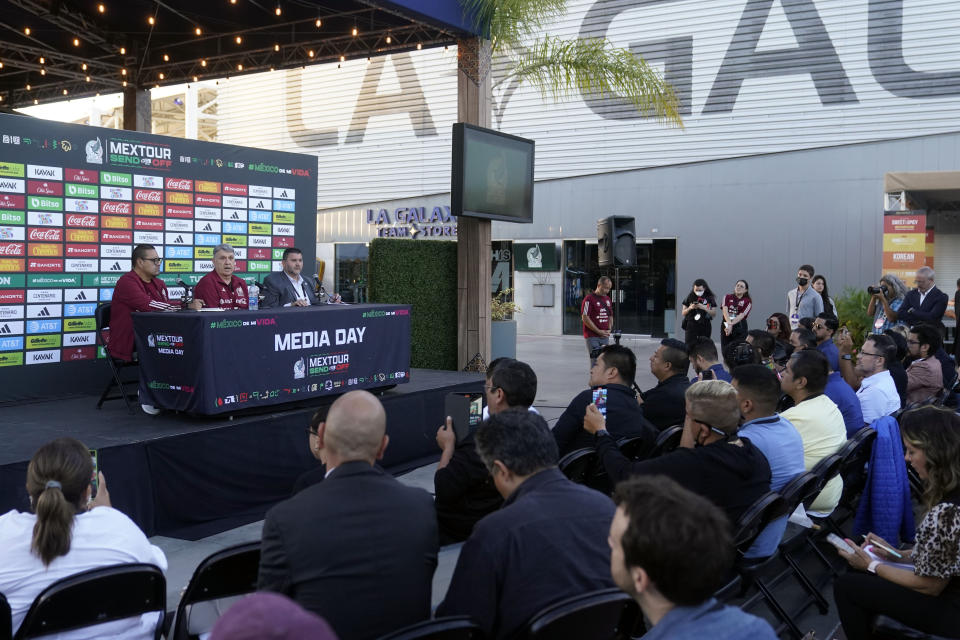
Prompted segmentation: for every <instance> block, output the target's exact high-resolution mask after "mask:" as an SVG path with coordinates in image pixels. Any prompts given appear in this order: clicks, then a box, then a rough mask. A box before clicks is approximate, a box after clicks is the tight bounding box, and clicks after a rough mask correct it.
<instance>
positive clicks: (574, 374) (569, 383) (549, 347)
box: [151, 336, 836, 638]
mask: <svg viewBox="0 0 960 640" xmlns="http://www.w3.org/2000/svg"><path fill="white" fill-rule="evenodd" d="M621 343H622V344H625V345H627V346H629V347H630V348H632V349H633V351H634V353H636V355H637V377H636V380H637V384H638V385H639V386H640V388H641V389H649V388H651V387H653V386H654V385H655V384H656V379H655V378H654V377H653V374H651V373H650V367H649V362H648V361H649V358H650V356H651V355H652V354H653V352H654V351H656V349H657V347H658V346H659V340H658V339H650V338H642V337H637V336H624V337H623V339H622V340H621ZM517 358H518V359H520V360H523V361H525V362H527V363H528V364H530V366H531V367H533V369H534V371H535V372H536V374H537V380H538V385H537V387H538V388H537V401H536V405H535V406H536V407H537V409H538V410H539V411H540V413H541V415H543V417H544V418H545V419H546V420H547V422H548V423H549V424H550V425H551V426H552V425H553V424H554V423H555V422H556V420H557V418H559V417H560V414H561V413H563V410H564V409H565V408H566V406H567V404H568V403H569V401H570V400H571V399H572V398H573V396H574V395H576V394H577V393H578V392H580V391H582V390H583V389H585V388H586V387H587V382H588V378H589V369H590V362H589V359H588V357H587V351H586V347H585V346H584V341H583V339H582V338H580V337H579V336H560V337H557V336H518V338H517ZM435 469H436V464H435V463H434V464H429V465H426V466H424V467H420V468H418V469H415V470H413V471H411V472H409V473H406V474H404V475H402V476H400V477H399V480H401V481H402V482H404V483H406V484H409V485H411V486H416V487H421V488H423V489H426V490H427V491H430V492H431V493H432V492H433V474H434V471H435ZM262 527H263V522H262V521H260V522H254V523H251V524H248V525H245V526H242V527H238V528H236V529H232V530H230V531H225V532H223V533H219V534H216V535H213V536H210V537H209V538H204V539H202V540H198V541H187V540H179V539H175V538H166V537H163V536H155V537H153V538H151V542H153V543H154V544H156V545H157V546H159V547H160V548H161V549H163V551H164V552H165V553H166V555H167V560H168V562H169V568H168V570H167V586H168V594H167V602H168V608H170V609H173V608H175V606H176V603H177V602H178V601H179V599H180V593H181V591H182V590H183V588H184V587H186V585H187V583H188V582H189V580H190V577H191V576H192V575H193V571H194V570H195V569H196V567H197V565H198V564H199V563H200V562H201V561H202V560H203V559H204V558H205V557H207V556H208V555H210V554H211V553H214V552H216V551H219V550H220V549H223V548H226V547H229V546H232V545H234V544H239V543H241V542H248V541H251V540H258V539H259V538H260V532H261V529H262ZM459 552H460V545H453V546H450V547H444V548H443V549H441V551H440V557H439V564H438V566H437V571H436V573H435V574H434V578H433V605H434V606H436V605H437V604H439V603H440V601H441V600H442V599H443V596H444V594H445V593H446V591H447V587H448V586H449V584H450V578H451V576H452V575H453V570H454V567H455V566H456V561H457V556H458V555H459ZM831 600H832V598H831ZM758 615H760V614H759V613H758ZM805 618H810V619H811V621H810V622H809V624H808V625H807V626H806V627H805V628H809V629H814V628H815V629H816V631H817V637H819V638H833V637H834V633H835V631H836V612H835V608H834V607H831V612H830V614H828V616H819V615H817V614H813V615H811V614H807V615H806V616H805Z"/></svg>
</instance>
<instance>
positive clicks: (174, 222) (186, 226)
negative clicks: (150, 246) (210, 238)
mask: <svg viewBox="0 0 960 640" xmlns="http://www.w3.org/2000/svg"><path fill="white" fill-rule="evenodd" d="M167 231H193V223H192V222H190V221H189V220H179V219H175V218H168V219H167Z"/></svg>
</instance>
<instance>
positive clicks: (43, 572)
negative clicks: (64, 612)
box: [0, 438, 167, 640]
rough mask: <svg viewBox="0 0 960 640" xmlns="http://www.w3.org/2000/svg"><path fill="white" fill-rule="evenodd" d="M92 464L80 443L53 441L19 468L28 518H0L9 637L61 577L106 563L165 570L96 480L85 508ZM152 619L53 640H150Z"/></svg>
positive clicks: (0, 589)
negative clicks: (24, 468)
mask: <svg viewBox="0 0 960 640" xmlns="http://www.w3.org/2000/svg"><path fill="white" fill-rule="evenodd" d="M92 476H93V461H92V460H91V457H90V452H89V450H88V449H87V448H86V447H85V446H84V445H83V443H81V442H79V441H77V440H74V439H73V438H58V439H56V440H53V441H52V442H48V443H47V444H45V445H43V446H42V447H40V449H39V450H37V452H36V453H35V454H33V458H32V459H31V460H30V465H29V466H28V467H27V493H28V494H29V496H30V505H31V507H32V510H33V513H21V512H19V511H16V510H14V511H10V512H9V513H6V514H4V515H2V516H0V549H2V550H3V551H2V558H3V561H2V562H0V593H2V594H3V595H4V596H6V598H7V601H8V602H9V603H10V609H11V611H12V613H13V632H14V633H16V632H17V629H18V628H19V627H20V623H21V622H23V617H24V616H25V615H26V613H27V610H28V609H29V608H30V605H31V604H32V603H33V601H34V599H35V598H36V597H37V595H39V594H40V592H41V591H43V590H44V589H45V588H46V587H48V586H49V585H51V584H52V583H54V582H56V581H57V580H60V579H61V578H65V577H67V576H71V575H74V574H76V573H80V572H82V571H87V570H89V569H96V568H98V567H106V566H109V565H114V564H124V563H135V562H146V563H150V564H155V565H157V566H158V567H160V568H161V569H164V570H166V568H167V559H166V557H165V556H164V555H163V552H162V551H161V550H160V549H158V548H157V547H155V546H153V545H152V544H150V543H149V542H148V541H147V538H146V536H145V535H144V534H143V532H142V531H141V530H140V529H139V528H138V527H137V525H136V524H134V523H133V521H132V520H130V519H129V518H128V517H127V516H125V515H124V514H123V513H121V512H119V511H117V510H116V509H113V508H112V507H111V506H110V494H109V492H108V491H107V485H106V481H105V479H104V477H103V474H102V473H101V474H99V476H98V490H97V496H96V499H95V500H93V501H91V500H90V494H91V483H90V480H91V478H92ZM158 615H159V614H158V613H152V614H146V615H144V616H141V617H139V618H132V619H130V620H119V621H116V622H109V623H106V624H102V625H97V626H94V627H87V628H83V629H77V630H75V631H71V632H68V633H65V634H62V635H60V636H59V637H60V638H63V639H70V640H80V639H85V638H104V637H110V638H124V639H140V638H143V639H144V640H146V639H147V638H152V637H153V630H154V628H155V627H156V622H157V617H158Z"/></svg>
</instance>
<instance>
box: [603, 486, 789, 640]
mask: <svg viewBox="0 0 960 640" xmlns="http://www.w3.org/2000/svg"><path fill="white" fill-rule="evenodd" d="M614 501H615V502H616V503H617V512H616V515H615V516H614V518H613V522H612V523H611V524H610V536H609V537H608V539H607V541H608V543H609V544H610V573H611V574H612V575H613V581H614V582H615V583H616V584H617V586H618V587H620V588H621V589H623V590H624V591H625V592H626V593H627V594H629V595H630V596H631V597H632V598H633V599H634V600H636V601H637V604H639V605H640V609H641V611H643V614H644V616H646V618H647V619H648V620H649V621H650V623H651V624H652V625H653V628H652V629H650V630H649V631H647V633H646V634H645V635H644V636H643V637H644V640H663V639H666V638H669V639H670V640H701V639H702V638H710V640H735V639H737V640H739V639H741V638H750V639H751V640H774V639H775V638H776V637H777V636H776V634H774V632H773V629H771V628H770V625H769V624H767V623H766V622H765V621H764V620H761V619H760V618H757V617H755V616H752V615H750V614H748V613H745V612H744V611H742V610H741V609H738V608H737V607H731V606H727V605H723V604H720V603H719V602H717V601H716V600H715V599H714V598H713V593H714V591H716V590H717V589H718V588H720V587H721V586H723V581H724V580H725V578H726V575H727V574H728V573H729V571H730V569H731V567H732V566H733V559H734V546H733V537H732V534H731V526H730V522H729V520H727V517H726V515H724V513H723V512H722V511H721V510H720V509H719V507H717V506H716V505H714V504H713V503H712V502H710V501H709V500H707V499H706V498H703V497H701V496H698V495H696V494H695V493H693V492H691V491H687V490H686V489H684V488H683V487H681V486H680V485H679V484H677V483H676V482H674V481H673V480H670V479H668V478H665V477H663V476H638V477H636V478H632V479H630V480H627V481H625V482H621V483H620V484H619V485H617V490H616V493H615V494H614ZM663 532H669V534H667V535H664V534H663Z"/></svg>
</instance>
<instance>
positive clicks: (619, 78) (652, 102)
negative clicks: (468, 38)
mask: <svg viewBox="0 0 960 640" xmlns="http://www.w3.org/2000/svg"><path fill="white" fill-rule="evenodd" d="M461 2H462V4H463V7H464V10H465V11H466V12H467V13H468V15H472V16H473V20H474V24H475V26H476V27H477V31H478V32H479V33H481V34H484V35H485V36H486V37H487V38H488V39H489V40H490V44H491V54H492V56H493V58H494V60H495V61H496V65H497V68H498V71H503V72H504V75H503V76H500V74H498V76H500V77H499V79H498V81H497V84H498V85H499V84H503V83H508V87H509V88H508V89H507V92H508V93H512V92H513V90H514V89H515V88H516V86H518V85H519V84H520V83H521V82H523V81H529V82H531V83H532V84H533V85H534V86H535V87H537V88H539V89H540V91H541V93H542V94H544V96H546V95H548V94H549V95H551V96H552V97H553V98H554V99H555V100H557V99H560V98H562V97H564V96H566V95H568V94H569V93H571V92H572V91H574V90H577V91H579V92H580V93H581V94H583V95H596V96H600V97H604V96H617V97H621V98H624V99H626V100H628V101H629V102H630V103H631V104H632V105H633V106H634V107H635V108H636V109H637V111H638V112H640V113H642V114H644V115H651V116H654V117H656V118H657V119H658V120H660V121H661V122H668V123H671V124H675V125H677V126H680V127H682V126H683V121H682V120H681V118H680V111H679V101H678V99H677V96H676V94H675V93H674V91H673V87H672V86H670V84H669V83H668V82H667V81H666V80H664V79H663V77H662V76H661V75H660V73H659V72H658V71H657V70H656V69H654V68H653V67H651V66H650V65H648V64H647V63H646V61H645V60H643V59H642V58H640V57H638V56H636V55H634V54H633V53H632V52H630V51H629V50H627V49H623V48H619V47H614V46H613V45H612V44H611V43H610V41H609V40H606V39H605V38H590V39H587V38H574V39H572V40H564V39H563V38H559V37H556V36H550V35H546V36H542V35H540V34H542V33H543V31H544V29H545V28H546V27H547V26H548V25H549V24H550V22H552V21H553V20H555V19H556V18H558V17H561V16H563V15H564V14H565V13H566V8H567V7H566V4H567V3H566V0H461ZM530 41H532V43H530ZM525 42H526V43H528V44H524V43H525Z"/></svg>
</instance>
